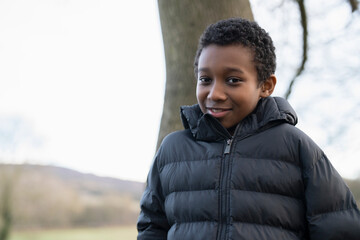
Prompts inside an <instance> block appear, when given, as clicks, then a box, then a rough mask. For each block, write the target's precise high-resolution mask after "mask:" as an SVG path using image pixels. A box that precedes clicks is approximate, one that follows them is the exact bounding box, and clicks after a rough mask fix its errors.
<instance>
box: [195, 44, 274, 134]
mask: <svg viewBox="0 0 360 240" xmlns="http://www.w3.org/2000/svg"><path fill="white" fill-rule="evenodd" d="M196 96H197V100H198V103H199V105H200V108H201V111H202V112H203V113H208V114H211V115H212V116H214V117H215V118H217V119H218V120H219V121H220V122H221V124H222V125H223V126H224V127H225V128H231V127H233V126H235V125H236V124H238V123H239V122H240V121H241V120H243V119H244V118H245V117H246V116H247V115H249V114H250V113H251V112H252V111H253V110H254V109H255V107H256V105H257V103H258V101H259V99H260V97H264V96H265V95H264V91H263V90H262V87H261V85H260V86H259V84H258V80H257V72H256V68H255V65H254V62H253V53H252V52H251V50H250V49H249V48H246V47H243V46H241V45H228V46H218V45H215V44H212V45H209V46H207V47H205V48H204V49H203V50H202V53H201V55H200V58H199V64H198V81H197V87H196ZM267 96H268V95H267Z"/></svg>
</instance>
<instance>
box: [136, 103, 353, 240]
mask: <svg viewBox="0 0 360 240" xmlns="http://www.w3.org/2000/svg"><path fill="white" fill-rule="evenodd" d="M181 117H182V120H183V124H184V127H185V130H183V131H177V132H174V133H172V134H169V135H168V136H167V137H166V138H165V139H164V141H163V143H162V145H161V147H160V148H159V150H158V152H157V154H156V156H155V160H154V163H153V165H152V167H151V170H150V173H149V176H148V181H147V187H146V190H145V192H144V194H143V197H142V200H141V203H140V204H141V213H140V216H139V219H138V225H137V227H138V231H139V234H138V240H152V239H154V240H155V239H157V240H158V239H169V240H215V239H216V240H225V239H233V240H237V239H249V240H250V239H251V240H267V239H272V240H282V239H284V240H298V239H311V240H315V239H318V240H330V239H344V240H345V239H346V240H355V239H356V240H359V239H360V212H359V209H358V208H357V206H356V203H355V200H354V197H353V196H352V194H351V192H350V191H349V189H348V187H347V186H346V184H345V183H344V181H343V180H342V178H341V176H340V175H339V174H338V173H337V172H336V170H335V169H334V168H333V166H332V165H331V163H330V162H329V160H328V159H327V157H326V156H325V155H324V153H323V152H322V151H321V149H320V148H319V147H318V146H317V145H316V144H315V143H314V142H313V141H312V140H311V139H310V138H309V137H308V136H307V135H305V134H304V133H303V132H301V131H300V130H299V129H297V128H296V127H294V125H295V124H296V123H297V116H296V114H295V112H294V110H293V109H292V108H291V106H290V105H289V104H288V103H287V101H286V100H284V99H282V98H273V97H268V98H265V99H261V100H260V101H259V103H258V106H257V107H256V109H255V110H254V112H253V113H252V114H250V115H249V116H247V117H246V118H245V119H244V120H243V121H242V122H241V123H239V124H238V126H237V128H236V130H235V133H234V135H233V136H231V135H230V134H229V132H228V131H227V130H226V129H225V128H224V127H223V126H222V125H221V124H220V122H219V121H218V120H216V119H215V118H213V117H212V116H211V115H209V114H203V113H202V112H201V110H200V108H199V106H198V105H194V106H190V107H189V106H188V107H182V110H181Z"/></svg>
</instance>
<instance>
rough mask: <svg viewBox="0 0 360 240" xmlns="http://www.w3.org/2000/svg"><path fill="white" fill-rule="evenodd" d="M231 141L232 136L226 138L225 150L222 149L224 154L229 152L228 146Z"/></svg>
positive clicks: (229, 146)
mask: <svg viewBox="0 0 360 240" xmlns="http://www.w3.org/2000/svg"><path fill="white" fill-rule="evenodd" d="M232 141H233V138H229V139H228V140H226V146H225V150H224V155H226V154H229V153H230V148H231V144H232Z"/></svg>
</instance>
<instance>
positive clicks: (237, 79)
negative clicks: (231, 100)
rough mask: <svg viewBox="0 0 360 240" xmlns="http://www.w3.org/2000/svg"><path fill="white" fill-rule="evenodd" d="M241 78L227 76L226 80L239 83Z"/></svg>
mask: <svg viewBox="0 0 360 240" xmlns="http://www.w3.org/2000/svg"><path fill="white" fill-rule="evenodd" d="M242 81H243V80H242V79H241V78H237V77H229V78H228V79H227V82H228V83H230V84H235V83H239V82H242Z"/></svg>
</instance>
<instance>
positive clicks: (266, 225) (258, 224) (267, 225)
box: [233, 221, 298, 235]
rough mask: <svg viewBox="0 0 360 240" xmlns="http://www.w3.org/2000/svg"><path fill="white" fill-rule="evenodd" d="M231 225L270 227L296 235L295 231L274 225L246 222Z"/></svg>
mask: <svg viewBox="0 0 360 240" xmlns="http://www.w3.org/2000/svg"><path fill="white" fill-rule="evenodd" d="M233 223H244V224H251V225H257V226H261V227H264V226H265V227H272V228H277V229H281V230H286V231H288V232H292V233H295V234H296V235H298V234H297V233H298V232H297V231H296V230H292V229H289V228H286V227H284V226H274V225H270V224H266V223H252V222H246V221H234V222H233Z"/></svg>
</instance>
